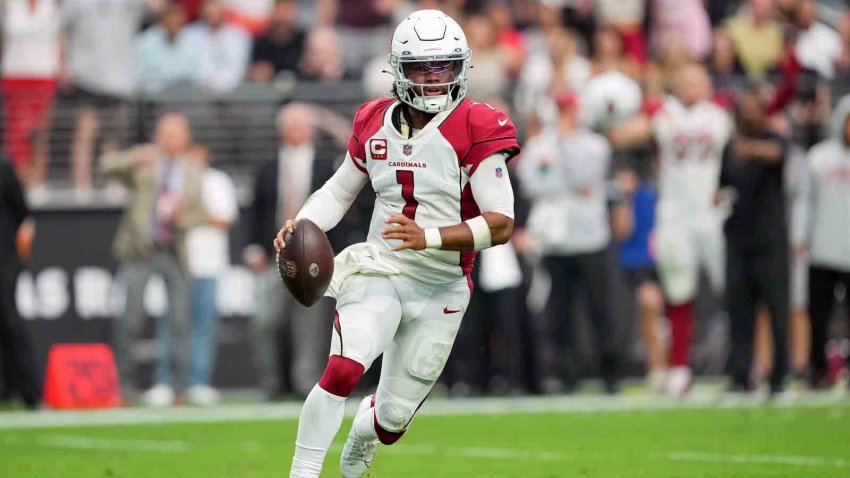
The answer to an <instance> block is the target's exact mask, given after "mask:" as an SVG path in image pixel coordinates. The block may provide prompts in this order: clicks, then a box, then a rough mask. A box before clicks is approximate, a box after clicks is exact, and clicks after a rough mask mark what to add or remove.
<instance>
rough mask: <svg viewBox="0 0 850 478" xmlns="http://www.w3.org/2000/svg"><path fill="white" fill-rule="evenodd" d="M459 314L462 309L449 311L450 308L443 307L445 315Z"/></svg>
mask: <svg viewBox="0 0 850 478" xmlns="http://www.w3.org/2000/svg"><path fill="white" fill-rule="evenodd" d="M458 312H460V309H458V310H449V308H448V307H443V313H444V314H457V313H458Z"/></svg>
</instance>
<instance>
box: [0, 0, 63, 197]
mask: <svg viewBox="0 0 850 478" xmlns="http://www.w3.org/2000/svg"><path fill="white" fill-rule="evenodd" d="M0 18H2V22H3V23H2V41H0V43H2V45H3V52H2V59H3V65H2V78H3V80H2V81H3V84H2V86H3V105H4V111H3V117H4V123H5V124H4V126H3V133H4V134H3V136H4V138H3V142H4V143H5V145H6V149H7V151H8V153H9V156H10V157H11V159H12V163H13V164H14V165H15V168H16V169H17V170H18V171H19V173H20V174H22V175H23V176H24V178H25V181H26V182H28V183H30V184H41V183H43V182H44V179H45V175H46V173H47V160H48V157H49V151H48V144H49V141H48V140H47V131H48V128H47V123H48V121H49V117H50V109H51V106H52V104H53V97H54V95H55V93H56V80H57V78H58V77H59V72H60V68H61V64H60V58H59V26H60V9H59V2H58V1H57V0H33V1H28V0H10V1H7V2H6V3H5V5H0Z"/></svg>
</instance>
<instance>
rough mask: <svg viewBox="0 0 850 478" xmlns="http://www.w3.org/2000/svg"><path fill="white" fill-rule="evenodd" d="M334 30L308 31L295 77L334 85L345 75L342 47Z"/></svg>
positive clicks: (324, 28)
mask: <svg viewBox="0 0 850 478" xmlns="http://www.w3.org/2000/svg"><path fill="white" fill-rule="evenodd" d="M341 43H342V42H341V41H340V37H339V35H338V34H337V32H336V30H334V29H333V28H331V27H325V26H320V27H316V28H314V29H312V30H310V33H309V34H308V35H307V43H306V46H305V48H304V54H303V55H301V61H300V62H298V72H297V76H298V77H299V78H301V79H305V80H312V81H321V82H326V83H335V82H337V81H339V80H341V79H342V78H343V76H345V73H346V67H345V64H344V63H343V61H342V45H341Z"/></svg>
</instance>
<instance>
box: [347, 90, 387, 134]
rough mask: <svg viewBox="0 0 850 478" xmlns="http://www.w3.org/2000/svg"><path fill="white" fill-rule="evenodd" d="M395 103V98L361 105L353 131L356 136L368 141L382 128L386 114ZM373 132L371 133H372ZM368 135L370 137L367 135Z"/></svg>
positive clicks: (381, 99) (355, 118)
mask: <svg viewBox="0 0 850 478" xmlns="http://www.w3.org/2000/svg"><path fill="white" fill-rule="evenodd" d="M394 102H395V98H378V99H376V100H372V101H368V102H366V103H363V104H362V105H360V108H358V109H357V113H355V114H354V123H353V125H352V131H353V133H354V135H355V136H357V137H358V138H361V139H363V140H366V139H368V138H369V136H371V135H373V134H375V132H376V131H377V130H378V129H380V128H381V125H382V124H383V121H384V113H386V111H387V108H389V106H390V105H391V104H393V103H394ZM370 130H371V131H370ZM367 133H368V135H367Z"/></svg>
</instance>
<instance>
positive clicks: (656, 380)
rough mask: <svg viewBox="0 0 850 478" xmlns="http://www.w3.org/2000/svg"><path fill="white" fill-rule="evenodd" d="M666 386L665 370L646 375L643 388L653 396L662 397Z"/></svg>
mask: <svg viewBox="0 0 850 478" xmlns="http://www.w3.org/2000/svg"><path fill="white" fill-rule="evenodd" d="M666 386H667V370H653V371H651V372H649V373H648V374H647V375H646V380H645V384H644V387H645V388H646V391H647V392H649V393H651V394H653V395H662V394H663V393H664V392H665V388H666Z"/></svg>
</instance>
